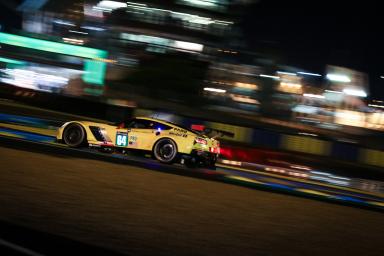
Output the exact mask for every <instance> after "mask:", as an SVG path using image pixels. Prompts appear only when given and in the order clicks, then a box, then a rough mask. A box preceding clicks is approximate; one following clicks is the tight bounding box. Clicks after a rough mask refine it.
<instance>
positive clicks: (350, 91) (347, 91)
mask: <svg viewBox="0 0 384 256" xmlns="http://www.w3.org/2000/svg"><path fill="white" fill-rule="evenodd" d="M343 92H344V93H345V94H347V95H351V96H358V97H363V98H365V97H367V93H366V92H365V91H362V90H355V89H344V90H343Z"/></svg>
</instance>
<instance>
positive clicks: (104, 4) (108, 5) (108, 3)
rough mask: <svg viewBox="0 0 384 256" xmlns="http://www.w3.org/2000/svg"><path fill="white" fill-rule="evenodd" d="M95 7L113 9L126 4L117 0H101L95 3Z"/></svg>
mask: <svg viewBox="0 0 384 256" xmlns="http://www.w3.org/2000/svg"><path fill="white" fill-rule="evenodd" d="M97 7H99V8H105V9H111V10H114V9H117V8H125V7H127V4H126V3H122V2H117V1H106V0H103V1H101V2H99V3H98V4H97Z"/></svg>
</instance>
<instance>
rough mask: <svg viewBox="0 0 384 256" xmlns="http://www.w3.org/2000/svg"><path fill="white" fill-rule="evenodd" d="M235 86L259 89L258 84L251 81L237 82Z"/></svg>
mask: <svg viewBox="0 0 384 256" xmlns="http://www.w3.org/2000/svg"><path fill="white" fill-rule="evenodd" d="M235 86H236V87H240V88H246V89H252V90H257V89H258V86H257V85H256V84H250V83H241V82H235Z"/></svg>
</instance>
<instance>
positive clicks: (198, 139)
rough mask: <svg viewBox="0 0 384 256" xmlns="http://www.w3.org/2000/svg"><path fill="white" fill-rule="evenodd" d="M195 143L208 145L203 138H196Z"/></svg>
mask: <svg viewBox="0 0 384 256" xmlns="http://www.w3.org/2000/svg"><path fill="white" fill-rule="evenodd" d="M195 142H196V143H199V144H203V145H207V140H205V139H203V138H196V139H195Z"/></svg>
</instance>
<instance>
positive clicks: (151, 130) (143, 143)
mask: <svg viewBox="0 0 384 256" xmlns="http://www.w3.org/2000/svg"><path fill="white" fill-rule="evenodd" d="M127 128H128V148H132V149H141V150H152V146H153V143H154V141H155V140H156V137H157V135H156V130H155V126H154V122H153V121H151V120H146V119H134V120H132V121H131V123H130V124H128V127H127Z"/></svg>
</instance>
